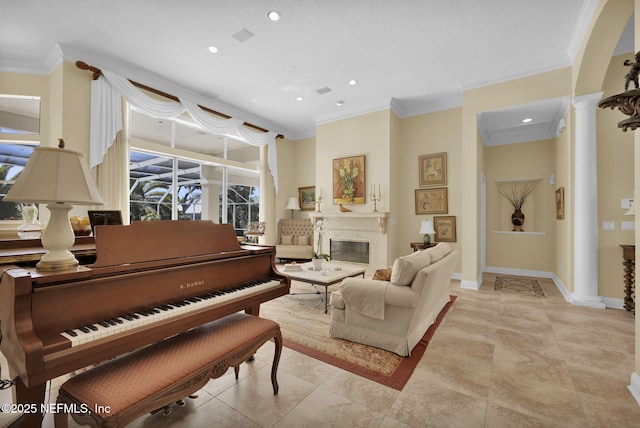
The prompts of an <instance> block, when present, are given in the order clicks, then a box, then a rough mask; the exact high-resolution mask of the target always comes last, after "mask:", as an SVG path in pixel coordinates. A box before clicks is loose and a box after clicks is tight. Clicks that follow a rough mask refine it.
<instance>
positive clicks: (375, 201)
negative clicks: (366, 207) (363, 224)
mask: <svg viewBox="0 0 640 428" xmlns="http://www.w3.org/2000/svg"><path fill="white" fill-rule="evenodd" d="M369 199H370V200H371V201H372V202H373V212H374V213H377V212H378V202H380V201H381V200H382V194H381V193H380V186H378V194H377V195H376V190H375V186H373V191H372V192H371V194H370V195H369Z"/></svg>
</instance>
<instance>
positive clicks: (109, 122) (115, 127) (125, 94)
mask: <svg viewBox="0 0 640 428" xmlns="http://www.w3.org/2000/svg"><path fill="white" fill-rule="evenodd" d="M120 97H122V98H124V99H125V100H127V102H128V103H129V104H131V105H132V106H135V107H137V108H139V109H141V110H142V111H144V112H145V113H147V114H149V115H152V116H155V117H159V118H163V119H172V118H175V117H178V116H180V115H181V114H182V113H184V112H185V111H186V112H188V113H189V115H191V117H193V119H194V120H195V121H196V122H197V123H198V124H199V125H200V126H202V127H203V128H204V129H205V130H207V131H210V132H211V133H213V134H216V135H221V134H227V133H230V132H233V131H235V132H236V133H238V135H240V136H241V137H242V138H244V139H245V140H246V141H247V143H248V144H251V145H253V146H259V147H263V146H267V147H268V150H267V154H268V159H267V163H268V166H269V170H270V172H271V176H272V178H273V184H274V188H275V191H276V193H277V192H278V164H277V154H276V142H275V137H276V133H275V132H272V131H269V132H258V131H254V130H251V129H248V128H247V127H245V126H243V121H242V120H240V119H235V118H229V119H223V118H217V117H214V116H213V115H211V114H209V113H207V112H206V111H204V110H203V109H202V108H200V107H199V106H198V105H197V104H196V103H194V102H192V101H190V100H188V99H186V98H185V99H183V98H181V97H178V98H179V99H180V101H158V100H155V99H153V98H151V97H149V96H148V95H146V94H145V93H143V92H142V91H140V90H139V89H138V88H136V87H135V86H134V85H133V84H132V83H131V82H130V81H129V80H128V79H126V78H124V77H122V76H119V75H118V74H115V73H113V72H110V71H108V70H102V76H101V77H100V78H99V79H98V80H95V81H93V84H92V90H91V141H90V145H91V148H90V153H89V163H90V166H91V168H94V167H97V166H98V165H100V164H102V163H103V161H104V159H105V155H106V154H107V152H108V150H109V148H110V147H112V146H113V144H114V141H115V139H116V135H117V134H118V132H119V131H121V130H122V107H121V102H120ZM126 165H128V164H126Z"/></svg>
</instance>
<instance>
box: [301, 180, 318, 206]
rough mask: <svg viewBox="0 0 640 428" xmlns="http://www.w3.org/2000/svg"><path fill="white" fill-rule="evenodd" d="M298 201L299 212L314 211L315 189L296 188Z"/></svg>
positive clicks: (311, 187) (310, 187)
mask: <svg viewBox="0 0 640 428" xmlns="http://www.w3.org/2000/svg"><path fill="white" fill-rule="evenodd" d="M298 199H299V201H298V202H299V203H300V211H313V210H315V209H316V188H315V187H314V186H309V187H298Z"/></svg>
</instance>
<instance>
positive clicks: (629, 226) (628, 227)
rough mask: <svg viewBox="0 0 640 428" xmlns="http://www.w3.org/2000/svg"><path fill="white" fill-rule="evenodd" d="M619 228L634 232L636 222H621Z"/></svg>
mask: <svg viewBox="0 0 640 428" xmlns="http://www.w3.org/2000/svg"><path fill="white" fill-rule="evenodd" d="M620 227H621V229H622V230H636V222H635V221H623V222H622V223H620Z"/></svg>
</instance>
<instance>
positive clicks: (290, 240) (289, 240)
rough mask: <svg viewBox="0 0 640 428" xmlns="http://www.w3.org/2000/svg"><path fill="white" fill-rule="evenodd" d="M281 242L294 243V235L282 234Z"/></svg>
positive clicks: (283, 243)
mask: <svg viewBox="0 0 640 428" xmlns="http://www.w3.org/2000/svg"><path fill="white" fill-rule="evenodd" d="M280 244H282V245H293V235H282V236H281V237H280Z"/></svg>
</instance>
